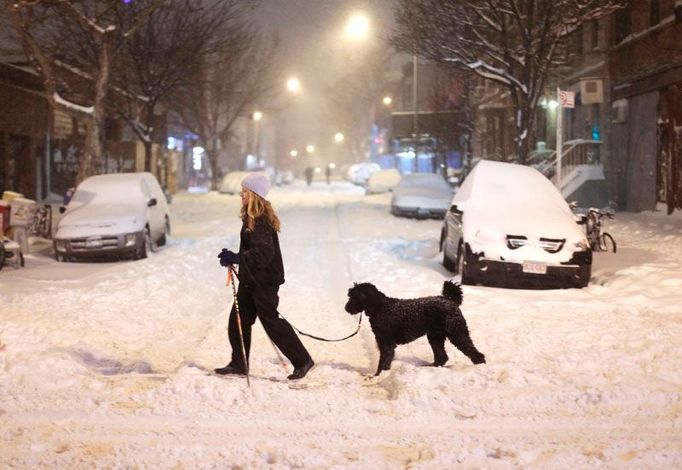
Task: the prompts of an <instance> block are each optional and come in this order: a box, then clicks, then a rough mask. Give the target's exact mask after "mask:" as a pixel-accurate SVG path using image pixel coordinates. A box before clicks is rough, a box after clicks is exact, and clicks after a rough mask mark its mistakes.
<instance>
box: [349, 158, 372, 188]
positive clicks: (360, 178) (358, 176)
mask: <svg viewBox="0 0 682 470" xmlns="http://www.w3.org/2000/svg"><path fill="white" fill-rule="evenodd" d="M379 170H381V167H380V166H379V164H378V163H355V164H353V165H351V166H350V167H349V168H348V170H346V173H345V175H346V179H347V180H348V181H350V182H351V183H353V184H357V185H360V186H364V185H366V184H367V181H369V177H370V176H372V173H375V172H377V171H379Z"/></svg>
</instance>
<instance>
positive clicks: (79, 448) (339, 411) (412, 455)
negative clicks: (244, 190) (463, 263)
mask: <svg viewBox="0 0 682 470" xmlns="http://www.w3.org/2000/svg"><path fill="white" fill-rule="evenodd" d="M271 199H272V201H273V204H274V206H275V208H276V209H277V210H278V212H279V214H280V216H281V219H282V225H283V229H282V232H281V244H282V249H283V253H284V262H285V266H286V277H287V282H286V284H284V286H282V289H281V291H280V297H281V304H280V306H281V313H282V314H283V315H284V316H285V317H286V318H288V319H289V320H290V321H291V322H292V323H294V324H295V325H296V326H297V327H298V328H300V329H301V330H304V331H307V332H311V333H314V334H317V335H322V336H327V337H339V336H344V335H346V334H348V333H350V332H351V331H352V330H353V328H354V327H355V325H356V317H351V316H349V315H348V314H347V313H346V312H345V311H344V310H343V305H344V303H345V300H346V291H347V289H348V288H349V287H350V286H351V285H352V283H353V282H354V281H357V282H361V281H370V282H373V283H375V284H376V285H377V287H378V288H379V289H381V290H382V291H383V292H385V293H386V294H387V295H390V296H394V297H417V296H424V295H434V294H437V293H438V292H439V291H440V288H441V285H442V282H443V280H445V279H447V278H448V276H449V275H448V273H447V272H446V271H445V270H444V269H443V268H442V267H441V266H440V264H439V259H440V255H439V253H438V235H439V233H440V223H441V222H440V221H434V220H426V221H416V220H411V219H400V218H396V217H393V216H391V215H390V214H389V204H388V201H389V195H388V194H381V195H374V196H364V195H363V194H362V189H361V188H356V187H352V186H351V185H350V184H342V183H336V182H335V183H333V184H332V185H331V186H329V187H327V186H326V185H322V184H320V185H316V184H313V186H311V187H310V188H308V187H306V186H304V185H303V184H301V183H297V184H294V185H292V186H290V187H286V188H273V190H272V192H271ZM238 208H239V198H238V196H228V195H222V194H218V193H215V192H211V193H208V194H180V195H177V197H176V198H175V199H174V203H173V204H172V208H171V209H172V211H173V220H174V221H175V226H174V233H173V237H172V238H171V240H170V243H169V245H168V246H167V247H165V248H164V249H162V250H161V251H160V252H159V253H156V254H154V255H153V256H151V257H150V258H148V259H146V260H141V261H135V262H120V263H93V264H86V263H67V264H65V263H56V262H54V261H53V260H51V259H50V258H48V256H47V254H48V250H47V249H46V247H43V246H41V245H38V244H36V245H34V250H35V252H34V253H33V254H31V255H29V256H27V266H26V268H24V269H20V270H12V269H7V268H6V269H3V270H2V271H1V272H0V318H1V320H2V321H1V323H0V341H1V342H2V343H3V344H4V345H5V348H4V350H3V351H0V371H2V373H0V416H1V418H0V419H1V420H2V423H3V426H1V427H0V465H1V466H2V467H19V468H93V467H97V468H124V467H135V468H178V467H184V468H224V467H244V468H263V467H275V468H288V467H295V468H305V467H321V468H328V467H334V468H368V467H371V468H395V467H407V466H411V467H419V468H452V467H466V468H469V467H473V468H512V467H523V468H587V467H605V468H679V467H681V466H682V446H681V445H680V427H681V426H682V400H681V396H680V395H681V390H682V372H681V371H680V368H679V363H680V359H681V358H682V343H680V341H679V338H680V337H682V322H680V318H681V315H682V308H681V307H680V305H682V288H681V287H682V236H681V235H680V234H681V233H682V231H681V229H682V217H679V215H675V216H673V217H666V216H662V215H661V214H658V213H648V214H621V213H619V214H617V215H616V219H615V220H613V221H609V224H610V226H609V227H608V230H609V231H610V232H611V233H612V234H614V236H615V237H616V239H617V241H618V243H619V250H618V253H617V254H615V255H614V254H610V253H598V254H596V257H595V267H594V277H593V281H592V283H591V284H590V286H589V287H588V288H586V289H582V290H565V291H564V290H559V291H525V290H504V289H493V288H484V287H468V286H467V287H465V288H464V304H463V307H462V309H463V312H464V315H465V317H466V319H467V322H468V326H469V329H470V331H471V335H472V338H473V340H474V341H475V343H476V345H477V347H479V349H481V351H482V352H484V353H485V354H486V357H487V359H488V363H487V364H485V365H480V366H473V365H472V364H471V363H470V362H469V361H468V360H467V359H466V358H465V357H464V356H463V355H461V354H460V353H459V352H458V351H457V350H456V349H455V348H454V347H453V346H452V345H448V346H447V351H448V354H449V355H450V361H449V363H448V365H447V367H443V368H431V367H428V364H429V363H430V362H431V361H432V355H431V351H430V348H429V345H428V342H427V341H426V339H424V338H422V339H420V340H418V341H416V342H414V343H412V344H409V345H406V346H400V347H399V348H398V349H397V354H396V358H395V361H394V362H393V367H392V370H391V371H389V372H388V373H385V374H382V376H381V377H380V378H379V379H371V380H370V379H366V377H367V376H369V375H371V374H372V373H373V372H374V370H375V368H376V363H377V359H378V355H377V351H376V346H375V344H374V340H373V336H372V334H371V331H370V330H369V328H368V326H367V324H366V323H365V324H364V326H363V327H362V329H361V332H360V334H359V335H358V336H355V337H353V338H351V339H350V340H348V341H344V342H341V343H321V342H316V341H313V340H310V339H305V338H304V339H303V341H304V343H305V344H306V346H307V347H308V348H309V349H310V351H311V353H312V355H313V357H314V358H315V360H316V362H317V367H316V368H315V369H313V371H312V372H311V373H310V375H309V376H308V377H307V378H306V379H304V381H303V382H302V384H304V385H307V388H304V389H292V388H290V387H289V384H288V383H287V382H285V381H282V379H283V377H285V375H286V374H287V373H288V372H290V371H291V368H290V367H288V370H287V371H284V370H283V369H282V367H281V366H280V365H279V363H278V360H277V356H276V354H275V352H274V351H273V349H272V347H271V345H270V343H269V342H268V340H267V338H266V337H265V336H264V334H263V331H262V328H261V327H260V325H259V324H256V326H255V327H254V338H253V345H252V356H251V363H252V386H251V388H247V386H246V383H245V381H244V380H243V379H234V378H219V377H214V376H210V375H207V373H206V371H207V370H210V369H212V368H213V367H217V366H222V365H224V364H225V363H226V362H227V360H228V354H229V348H228V345H227V335H226V331H225V327H226V324H227V312H228V307H229V305H230V303H231V294H230V291H229V290H228V289H226V288H225V285H224V279H225V277H224V276H225V272H224V270H223V269H222V268H220V266H218V263H217V258H216V255H217V253H218V252H219V251H220V249H221V248H223V247H229V248H233V249H235V248H236V247H237V244H238V230H239V227H240V221H239V219H238ZM363 323H364V322H363Z"/></svg>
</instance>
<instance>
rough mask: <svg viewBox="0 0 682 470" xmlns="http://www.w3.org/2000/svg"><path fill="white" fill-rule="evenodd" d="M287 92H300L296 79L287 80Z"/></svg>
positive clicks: (299, 83) (299, 85) (299, 84)
mask: <svg viewBox="0 0 682 470" xmlns="http://www.w3.org/2000/svg"><path fill="white" fill-rule="evenodd" d="M287 90H289V91H290V92H291V93H298V92H300V91H301V82H300V81H299V80H298V78H296V77H291V78H290V79H289V80H287Z"/></svg>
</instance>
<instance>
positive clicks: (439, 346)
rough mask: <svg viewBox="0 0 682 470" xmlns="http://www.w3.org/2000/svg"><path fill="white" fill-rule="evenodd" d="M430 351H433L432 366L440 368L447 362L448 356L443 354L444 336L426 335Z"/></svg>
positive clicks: (436, 334)
mask: <svg viewBox="0 0 682 470" xmlns="http://www.w3.org/2000/svg"><path fill="white" fill-rule="evenodd" d="M426 337H427V338H428V339H429V344H430V345H431V349H433V364H432V365H433V366H434V367H441V366H444V365H445V363H446V362H448V354H447V353H446V352H445V335H444V334H441V333H427V334H426Z"/></svg>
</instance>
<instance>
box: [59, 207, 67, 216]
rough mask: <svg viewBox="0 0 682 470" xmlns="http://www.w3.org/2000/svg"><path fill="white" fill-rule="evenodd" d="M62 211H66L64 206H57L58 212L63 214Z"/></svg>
mask: <svg viewBox="0 0 682 470" xmlns="http://www.w3.org/2000/svg"><path fill="white" fill-rule="evenodd" d="M64 212H66V206H59V213H60V214H63V213H64Z"/></svg>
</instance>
